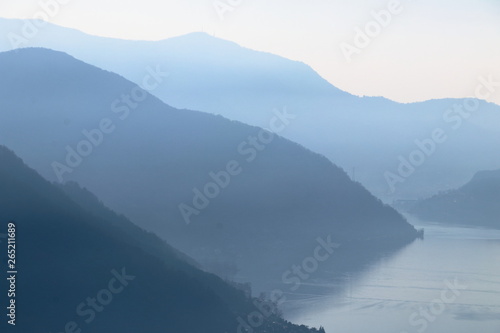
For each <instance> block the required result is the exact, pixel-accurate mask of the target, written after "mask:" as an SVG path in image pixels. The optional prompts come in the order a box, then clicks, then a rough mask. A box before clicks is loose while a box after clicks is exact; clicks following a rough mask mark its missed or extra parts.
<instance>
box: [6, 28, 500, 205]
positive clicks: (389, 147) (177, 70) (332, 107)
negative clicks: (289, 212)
mask: <svg viewBox="0 0 500 333" xmlns="http://www.w3.org/2000/svg"><path fill="white" fill-rule="evenodd" d="M33 27H34V28H33ZM30 29H31V30H30ZM0 31H1V32H2V35H4V36H6V38H4V39H2V40H0V50H5V51H6V50H11V49H12V48H13V47H15V46H20V47H24V46H40V47H47V48H51V49H54V50H59V51H63V52H66V53H68V54H70V55H72V56H74V57H76V58H78V59H80V60H82V61H84V62H86V63H89V64H92V65H95V66H98V67H100V68H103V69H106V70H108V71H112V72H115V73H118V74H120V75H122V76H124V77H125V78H127V79H129V80H131V81H132V82H135V83H136V84H143V83H144V80H145V77H147V76H148V75H149V72H151V71H157V70H159V71H164V72H168V73H169V76H168V77H166V78H165V80H164V81H163V82H162V84H161V85H158V86H157V87H156V88H155V89H154V90H152V91H151V93H152V94H154V95H155V96H157V97H159V98H160V99H161V100H163V101H164V102H166V103H167V104H169V105H172V106H174V107H177V108H181V109H183V108H187V109H193V110H202V111H204V112H209V113H212V114H220V115H223V116H224V117H226V118H229V119H232V120H237V121H241V122H244V123H247V124H250V125H255V126H259V127H263V128H267V127H269V126H270V121H272V118H273V110H275V109H279V110H281V109H283V108H284V107H286V108H287V110H288V112H289V113H291V114H293V115H295V116H296V117H297V121H294V122H292V123H290V125H289V126H287V127H286V128H283V130H282V131H281V132H280V135H281V136H283V137H286V138H288V139H290V140H292V141H294V142H298V143H299V144H301V145H304V146H305V147H307V148H309V149H311V150H313V151H315V152H318V153H321V154H322V155H324V156H326V157H328V158H329V159H330V160H332V161H334V162H335V163H336V164H338V165H339V166H341V167H342V168H344V169H345V170H348V171H349V173H350V174H351V176H352V177H353V178H355V179H356V180H357V181H359V182H361V183H362V184H363V185H364V186H366V187H367V188H368V189H369V190H370V191H371V192H372V193H374V194H375V195H377V197H380V198H382V199H383V200H384V201H387V202H390V201H392V200H394V199H415V198H419V197H421V196H429V195H432V194H433V193H436V192H437V191H438V190H441V189H453V188H457V187H458V186H460V184H463V183H464V182H466V181H467V180H468V178H469V177H470V174H471V173H473V172H475V171H477V170H484V169H497V168H500V155H498V154H496V147H497V146H498V145H499V144H500V132H498V130H497V129H496V128H495V126H494V124H498V123H499V121H500V112H499V111H500V108H499V107H498V106H497V105H494V104H491V103H486V102H484V101H478V100H459V99H442V100H431V101H426V102H420V103H410V104H400V103H395V102H392V101H390V100H387V99H385V98H380V97H357V96H352V95H350V94H348V93H346V92H344V91H341V90H339V89H338V88H336V87H334V86H332V85H331V84H330V83H328V82H327V81H325V80H324V79H323V78H322V77H321V76H319V75H318V74H317V73H316V72H315V71H314V70H313V69H311V68H310V67H309V66H307V65H305V64H303V63H301V62H297V61H291V60H288V59H284V58H282V57H278V56H276V55H272V54H269V53H264V52H257V51H254V50H249V49H247V48H244V47H242V46H239V45H237V44H236V43H233V42H229V41H225V40H221V39H219V38H215V37H213V36H210V35H208V34H204V33H192V34H188V35H185V36H179V37H175V38H170V39H166V40H161V41H127V40H118V39H111V38H102V37H95V36H90V35H87V34H84V33H82V32H79V31H76V30H73V29H68V28H62V27H58V26H55V25H51V24H46V25H45V26H43V27H40V28H38V27H37V25H36V22H33V21H23V20H6V19H0ZM29 31H32V32H31V33H28V32H29ZM9 34H11V35H10V36H11V37H12V36H13V35H12V34H16V35H17V36H20V37H22V38H21V39H19V38H18V39H13V40H14V41H18V42H17V43H16V42H14V43H11V42H9V38H7V37H8V36H9ZM25 35H26V36H28V37H30V38H25V37H24V36H25ZM21 41H22V43H21ZM479 76H482V77H484V78H486V79H483V81H481V80H478V81H477V82H469V83H467V84H466V85H467V86H470V92H469V95H470V96H474V95H475V92H476V91H478V90H476V88H477V86H478V85H479V84H481V82H484V80H489V79H488V76H489V73H478V77H479ZM490 78H491V77H490ZM353 79H358V80H364V79H366V78H362V77H361V78H353ZM380 79H383V78H380ZM491 79H492V80H493V82H496V81H495V78H494V77H493V78H491ZM483 84H484V83H483ZM487 88H488V89H491V88H492V86H488V87H487ZM493 88H495V87H493ZM480 91H481V92H482V93H484V92H485V91H486V92H488V91H489V90H485V89H484V88H483V89H481V90H480ZM476 102H477V103H478V104H477V107H474V109H475V110H476V111H477V112H468V111H467V109H470V105H471V104H468V105H469V106H467V105H466V104H467V103H476ZM464 108H466V109H464ZM436 130H443V131H444V136H443V137H444V138H445V139H444V140H443V141H442V142H433V143H428V142H429V140H432V136H433V133H434V132H435V131H436ZM426 142H427V146H428V147H431V148H432V149H427V150H426V149H425V148H421V147H422V146H423V145H424V144H423V143H426ZM433 145H434V146H433ZM424 146H425V145H424ZM433 147H434V148H433ZM429 152H430V153H429ZM422 153H423V154H424V158H423V161H422V158H420V159H418V158H417V159H415V156H417V157H421V156H422V155H421V154H422ZM463 156H468V158H467V159H466V160H464V158H463ZM411 161H414V163H413V162H411ZM408 163H411V164H410V165H408ZM451 166H453V168H452V169H453V171H450V169H451Z"/></svg>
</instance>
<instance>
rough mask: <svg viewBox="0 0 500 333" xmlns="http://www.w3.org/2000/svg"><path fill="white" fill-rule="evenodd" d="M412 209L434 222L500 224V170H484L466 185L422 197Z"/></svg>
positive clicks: (489, 225) (411, 211)
mask: <svg viewBox="0 0 500 333" xmlns="http://www.w3.org/2000/svg"><path fill="white" fill-rule="evenodd" d="M409 211H410V213H412V214H414V215H416V216H418V217H419V218H422V219H426V220H429V221H434V222H443V223H450V224H465V225H475V226H485V227H493V228H500V170H494V171H480V172H478V173H476V174H475V175H474V177H473V178H472V179H471V180H470V181H469V182H468V183H467V184H465V185H464V186H462V187H460V188H458V189H456V190H451V191H447V192H443V193H439V194H437V195H435V196H433V197H431V198H428V199H425V200H421V201H419V202H417V203H416V205H415V206H414V207H413V208H411V209H410V210H409Z"/></svg>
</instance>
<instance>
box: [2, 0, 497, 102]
mask: <svg viewBox="0 0 500 333" xmlns="http://www.w3.org/2000/svg"><path fill="white" fill-rule="evenodd" d="M392 1H396V2H399V4H400V5H399V6H396V7H394V8H397V9H398V10H394V12H395V13H394V14H391V18H390V23H389V24H386V26H385V27H381V28H380V31H376V30H375V29H377V24H376V23H374V22H375V20H374V18H373V16H372V14H371V12H372V11H376V12H378V11H380V10H383V9H387V8H388V7H390V4H391V2H392ZM56 2H57V3H59V9H58V10H54V6H53V4H54V3H56ZM43 3H46V4H52V5H51V6H46V8H45V9H43V7H42V6H41V4H43ZM62 3H66V4H62ZM216 3H218V4H219V5H220V6H225V8H228V10H227V11H225V12H224V14H223V17H224V19H221V17H220V15H219V14H218V12H217V10H216V9H215V8H214V4H216ZM391 8H392V7H391ZM44 11H45V12H49V15H47V17H48V18H49V21H50V22H52V23H54V24H58V25H62V26H66V27H71V28H75V29H78V30H81V31H83V32H86V33H89V34H93V35H98V36H106V37H116V38H123V39H143V40H159V39H164V38H169V37H173V36H178V35H183V34H186V33H190V32H195V31H205V32H208V33H210V34H215V35H216V36H217V37H220V38H223V39H227V40H231V41H234V42H237V43H238V44H240V45H242V46H244V47H248V48H251V49H255V50H259V51H266V52H270V53H274V54H278V55H281V56H283V57H286V58H289V59H293V60H299V61H303V62H305V63H307V64H308V65H310V66H311V67H313V68H314V69H315V70H316V71H317V72H318V73H319V74H320V75H321V76H323V77H324V78H325V79H327V80H328V81H329V82H331V83H332V84H333V85H335V86H337V87H339V88H340V89H343V90H346V91H348V92H350V93H353V94H356V95H367V96H384V97H387V98H390V99H393V100H396V101H400V102H412V101H421V100H426V99H432V98H444V97H458V98H460V97H471V96H473V94H474V88H475V87H476V85H477V78H478V77H479V76H489V75H492V76H493V78H495V79H496V80H497V81H499V82H500V43H499V41H500V1H499V0H400V1H398V0H357V1H348V0H251V1H250V0H220V1H214V0H189V1H186V0H184V1H177V0H141V1H132V0H115V1H112V0H21V1H20V0H2V1H1V2H0V17H6V18H34V17H35V16H36V14H39V13H43V12H44ZM367 25H368V26H371V27H372V28H373V29H374V30H371V31H373V33H372V37H369V39H370V44H369V45H368V46H362V47H357V51H356V52H358V53H357V54H354V55H353V56H352V57H351V61H350V62H348V61H347V59H346V57H345V56H344V54H343V53H342V51H341V48H340V45H341V44H342V43H346V44H347V43H348V44H350V45H353V46H356V45H355V44H354V37H355V29H356V27H359V28H361V29H363V30H364V29H365V27H366V26H367ZM378 27H380V24H379V25H378ZM346 44H344V46H345V45H346ZM358 46H359V45H358ZM491 101H494V102H496V103H497V104H500V88H499V89H498V92H497V93H496V94H495V95H494V96H493V97H492V98H491Z"/></svg>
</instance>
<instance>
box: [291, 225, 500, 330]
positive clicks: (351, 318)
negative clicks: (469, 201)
mask: <svg viewBox="0 0 500 333" xmlns="http://www.w3.org/2000/svg"><path fill="white" fill-rule="evenodd" d="M414 224H415V225H416V226H417V227H424V228H425V234H426V236H425V240H423V241H421V240H419V241H416V242H414V243H412V244H411V245H409V246H408V247H406V248H404V249H402V250H401V251H400V252H398V253H396V254H395V255H394V254H393V255H391V256H388V257H386V258H383V259H381V260H379V261H377V262H376V263H375V264H373V265H371V266H369V267H368V268H367V269H365V270H364V271H363V272H359V273H355V274H346V276H344V277H342V278H341V281H340V283H339V281H338V279H336V280H335V281H334V279H332V280H330V281H328V278H325V277H324V275H322V278H321V280H318V279H316V280H314V281H310V284H311V287H314V288H313V290H314V293H306V292H304V290H298V291H297V292H295V293H292V294H290V295H289V297H288V298H289V299H290V300H289V301H287V302H286V303H285V304H284V306H283V312H284V315H285V317H286V319H288V320H290V321H292V322H295V323H300V324H305V325H309V326H315V327H319V326H320V325H322V326H323V327H324V328H325V330H326V332H328V333H336V332H341V333H343V332H346V333H379V332H380V333H382V332H383V333H391V332H395V333H401V332H407V333H413V332H428V333H448V332H454V333H471V332H474V333H500V230H487V229H475V228H461V227H443V226H438V225H432V224H423V223H421V222H420V223H417V222H414ZM417 224H418V225H417ZM309 289H310V288H309Z"/></svg>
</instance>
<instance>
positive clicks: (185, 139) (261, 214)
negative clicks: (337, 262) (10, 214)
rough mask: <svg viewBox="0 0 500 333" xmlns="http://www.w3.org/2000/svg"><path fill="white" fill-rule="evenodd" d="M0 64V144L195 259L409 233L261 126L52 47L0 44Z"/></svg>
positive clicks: (245, 260)
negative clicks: (183, 105) (182, 102)
mask: <svg viewBox="0 0 500 333" xmlns="http://www.w3.org/2000/svg"><path fill="white" fill-rule="evenodd" d="M0 67H1V68H2V76H1V77H0V87H1V89H0V110H2V112H1V113H0V135H1V136H0V142H1V143H3V144H5V145H7V146H9V147H11V148H12V149H14V150H15V151H16V153H18V154H19V156H21V157H22V158H23V159H24V160H25V161H26V162H27V163H28V164H29V165H31V166H33V167H34V168H35V169H36V170H37V171H38V172H40V173H41V174H42V175H43V176H44V177H45V178H47V179H49V180H53V181H61V180H62V181H76V182H78V183H79V184H82V185H83V186H84V187H86V188H88V189H89V190H90V191H91V192H93V193H95V194H96V195H97V196H98V197H99V198H101V199H102V200H103V202H104V203H105V204H106V205H107V206H109V207H110V208H112V209H113V210H115V211H119V212H122V213H123V214H124V215H126V216H127V217H129V218H130V219H131V220H132V221H133V222H134V223H136V224H138V225H140V226H142V227H143V228H145V229H147V230H150V231H154V232H155V233H157V234H158V235H160V236H161V237H162V238H164V239H166V240H167V241H168V242H169V243H170V244H172V245H173V246H174V247H176V248H178V249H180V250H182V251H183V252H185V253H187V254H188V255H190V256H191V257H194V258H195V259H197V260H198V261H202V262H203V263H206V262H211V261H214V260H218V261H222V262H223V263H224V264H226V263H227V264H230V265H233V264H236V265H238V267H239V269H241V270H242V272H244V271H247V272H248V271H252V272H259V270H258V268H262V267H265V266H266V265H270V266H271V267H273V268H274V269H278V270H279V269H282V267H286V265H288V263H290V262H293V260H297V257H299V258H300V257H302V256H303V255H304V253H308V252H309V251H310V246H311V244H314V243H315V242H316V239H317V238H318V237H327V236H329V235H330V236H331V238H332V240H333V241H336V242H338V243H344V244H346V243H349V242H351V241H355V240H358V241H362V240H372V241H373V240H377V239H378V240H380V241H381V242H385V241H387V240H388V239H393V240H398V241H399V242H400V243H405V242H409V241H411V240H413V239H414V238H415V237H416V235H417V233H416V231H415V229H414V228H413V227H412V226H411V225H410V224H408V223H407V222H406V221H405V220H404V218H403V217H402V216H401V215H400V214H399V213H397V212H396V211H395V210H393V209H392V208H390V207H388V206H386V205H383V204H382V203H381V202H380V201H379V200H378V199H376V198H375V197H374V196H373V195H372V194H370V193H369V192H368V191H367V190H366V189H365V188H363V187H362V186H361V185H360V184H359V183H355V182H353V181H351V180H350V178H349V177H348V176H347V175H346V174H345V172H344V171H343V170H342V169H340V168H339V167H337V166H335V165H334V164H332V163H331V162H330V161H329V160H328V159H326V158H325V157H323V156H321V155H318V154H316V153H313V152H311V151H309V150H307V149H305V148H303V147H302V146H300V145H298V144H295V143H293V142H290V141H288V140H286V139H283V138H281V137H279V136H277V135H271V133H270V132H267V131H263V130H261V129H259V128H256V127H252V126H248V125H244V124H242V123H238V122H235V121H230V120H227V119H224V118H223V117H220V116H214V115H210V114H206V113H201V112H195V111H189V110H177V109H174V108H172V107H170V106H168V105H165V104H164V103H162V102H161V101H160V100H158V99H157V98H155V97H153V96H151V95H150V94H148V93H147V92H145V91H143V90H140V89H138V88H137V86H136V85H134V84H133V83H131V82H129V81H127V80H125V79H123V78H122V77H120V76H118V75H116V74H113V73H110V72H106V71H104V70H101V69H98V68H96V67H93V66H90V65H87V64H85V63H83V62H80V61H78V60H76V59H74V58H72V57H70V56H68V55H66V54H63V53H60V52H55V51H51V50H46V49H23V50H18V51H11V52H5V53H1V54H0ZM134 96H135V97H134ZM275 117H276V123H277V124H278V123H283V124H285V123H286V122H291V121H293V119H288V118H287V116H286V113H285V112H284V111H280V113H277V114H276V116H275ZM256 244H258V246H257V245H256ZM256 246H257V247H256ZM277 261H279V264H276V262H277Z"/></svg>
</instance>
